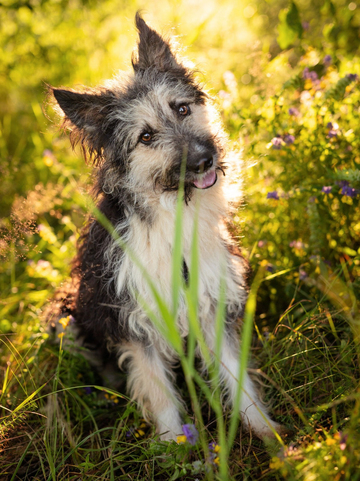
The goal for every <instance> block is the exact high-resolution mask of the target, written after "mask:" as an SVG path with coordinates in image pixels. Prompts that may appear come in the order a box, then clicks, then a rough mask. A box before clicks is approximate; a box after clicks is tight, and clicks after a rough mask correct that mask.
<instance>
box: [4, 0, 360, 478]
mask: <svg viewBox="0 0 360 481" xmlns="http://www.w3.org/2000/svg"><path fill="white" fill-rule="evenodd" d="M138 9H143V15H144V17H145V19H146V20H147V21H149V23H150V25H152V26H153V27H155V28H156V29H157V30H158V31H160V32H163V33H169V34H171V35H175V36H178V42H179V44H180V46H182V47H184V52H183V54H184V55H185V56H186V57H187V58H188V59H189V61H192V62H193V64H194V65H195V66H196V67H197V68H198V69H199V71H201V72H203V73H201V74H200V73H199V81H201V82H202V83H203V84H204V85H205V88H206V89H207V90H208V91H209V92H210V94H211V95H212V96H213V97H214V99H215V102H216V103H217V106H218V108H219V110H220V112H221V115H222V118H223V122H224V124H225V127H226V130H227V132H228V134H229V138H230V143H231V146H232V147H233V148H234V149H235V150H238V151H239V155H241V158H242V159H243V160H242V161H243V165H242V174H241V179H240V178H239V179H238V184H237V185H238V189H239V190H240V189H241V190H242V191H243V201H242V203H241V205H240V206H239V207H238V208H237V209H236V211H235V212H234V213H233V214H232V222H231V231H232V234H233V235H234V237H235V238H236V239H237V240H238V242H239V246H240V247H241V251H242V253H243V255H244V256H245V257H246V258H247V259H248V260H249V262H250V264H251V267H252V271H253V275H252V289H251V291H250V298H249V303H248V306H247V310H246V315H245V319H244V328H243V331H244V332H243V347H244V349H243V352H244V353H245V354H244V356H245V357H244V361H246V360H247V354H248V352H249V351H251V357H252V359H253V360H254V364H252V365H251V367H249V370H250V372H256V373H257V376H258V379H259V380H260V382H261V384H262V385H263V389H264V395H265V399H266V401H269V402H270V403H271V406H272V408H271V410H272V413H273V417H274V418H275V419H276V420H277V421H278V422H280V423H281V424H282V425H284V426H285V427H286V428H287V432H286V434H284V435H282V436H280V437H279V438H278V439H276V440H272V441H268V442H262V441H260V440H259V439H257V438H255V437H253V436H252V435H251V433H250V434H249V433H247V432H246V431H244V430H242V429H241V425H239V423H238V419H236V417H234V416H231V412H230V411H228V410H224V411H223V410H222V408H221V404H220V399H219V392H218V389H217V373H218V371H217V367H218V366H216V363H215V364H214V365H213V364H211V361H209V366H208V368H209V378H210V381H209V383H208V384H206V383H204V382H202V381H201V379H200V378H199V377H198V376H197V374H196V369H195V364H194V359H193V357H194V356H193V353H194V345H195V343H196V342H198V343H200V344H201V342H202V339H201V335H200V334H199V332H198V331H199V329H198V323H197V319H196V286H194V285H190V286H189V290H188V292H187V299H188V303H189V310H190V311H191V312H192V314H191V315H190V314H189V315H190V319H189V321H190V323H191V329H190V331H191V336H190V340H189V343H188V349H187V350H185V349H184V348H183V346H182V345H181V341H179V335H178V333H177V332H176V329H172V328H171V326H172V325H173V323H172V319H173V313H172V312H170V311H169V310H168V309H167V308H166V306H160V310H161V313H162V316H163V319H164V320H165V324H166V326H168V330H167V331H166V333H165V334H166V335H167V336H168V338H169V342H171V343H172V344H173V345H174V346H177V349H178V352H179V357H180V359H181V362H180V364H181V366H180V367H179V372H178V379H179V387H180V389H181V391H182V393H183V396H184V398H185V399H186V401H187V406H188V413H189V417H188V419H186V426H187V427H185V428H184V436H183V437H182V439H179V443H164V442H161V441H159V440H158V439H157V438H156V435H155V432H154V429H153V426H151V425H149V424H147V423H145V422H144V421H143V420H142V419H141V417H140V415H139V412H138V410H137V407H136V405H135V404H134V403H132V402H131V401H130V400H129V399H128V398H127V397H126V395H125V394H124V392H117V391H114V390H112V389H110V388H107V387H105V386H103V385H102V381H101V379H100V378H99V377H98V376H97V374H96V372H94V371H93V370H92V369H91V368H90V366H89V365H88V363H87V361H86V360H85V358H84V357H83V356H82V355H81V353H79V352H78V353H74V352H73V353H71V352H69V351H68V350H66V349H64V348H63V347H64V346H63V339H59V340H58V342H57V343H55V344H54V343H52V342H50V339H49V335H48V332H47V328H46V323H45V318H46V311H47V309H49V306H50V300H51V299H52V298H53V296H54V293H55V292H56V290H57V289H58V288H59V286H61V285H62V283H64V282H65V281H66V279H67V278H68V277H69V274H70V270H71V259H72V258H73V256H74V254H75V250H76V239H77V237H78V236H79V232H80V230H81V227H82V226H83V225H84V222H85V219H86V218H87V216H88V215H90V214H91V212H92V211H93V207H92V204H91V200H90V197H89V191H90V184H91V169H90V168H89V167H88V166H86V164H85V162H84V160H83V158H82V155H81V152H80V150H76V151H75V152H73V151H72V150H71V148H70V144H69V139H68V137H67V136H66V135H64V134H63V133H62V132H60V131H59V129H58V127H57V118H56V115H55V114H54V112H53V110H52V108H51V106H49V105H48V102H47V99H46V85H47V84H50V85H54V86H66V87H73V86H76V85H82V84H83V85H88V86H95V85H96V84H98V83H101V81H103V80H105V79H108V78H110V77H112V76H113V74H114V73H116V72H117V71H118V70H125V71H126V70H129V69H130V56H131V52H132V49H133V47H134V44H135V41H136V32H135V28H134V15H135V12H136V11H137V10H138ZM0 46H1V48H0V179H1V183H0V192H1V196H0V232H1V236H0V258H1V263H0V292H1V299H0V341H1V342H0V359H1V362H0V412H1V420H0V439H1V441H0V442H1V444H0V450H1V456H0V479H1V480H9V481H10V480H11V481H15V480H22V481H23V480H54V481H55V480H56V481H58V480H79V479H84V480H92V479H98V480H134V481H135V480H144V481H145V480H146V481H148V480H153V479H154V480H160V481H161V480H164V481H165V480H166V481H174V480H176V479H183V480H196V479H198V480H201V479H206V480H222V481H228V480H255V479H256V480H266V481H270V480H283V479H285V480H290V481H300V480H304V481H313V480H314V481H315V480H316V481H317V480H320V481H321V480H324V481H325V480H329V479H330V480H335V481H342V480H344V481H345V480H351V481H354V480H357V479H360V429H359V426H360V391H359V374H360V372H359V369H360V365H359V363H360V304H359V302H360V280H359V279H360V209H359V200H360V51H359V46H360V5H357V4H356V3H354V2H349V3H348V2H345V1H343V0H334V1H331V0H326V1H320V0H313V1H312V2H310V1H308V0H298V1H296V2H295V3H294V2H288V1H285V0H281V1H275V0H254V1H252V2H249V1H247V0H244V1H241V2H240V1H239V2H236V1H234V0H207V1H202V0H183V1H180V0H172V1H170V0H158V1H157V2H156V4H155V3H154V4H150V2H146V1H141V0H117V1H115V0H104V1H102V2H95V1H93V0H29V1H22V0H20V1H14V0H6V1H4V2H1V4H0ZM240 153H241V154H240ZM179 205H180V204H179ZM178 222H179V225H180V223H181V208H179V216H178ZM194 259H195V260H196V242H195V243H194ZM178 260H179V259H177V258H176V255H175V257H174V265H175V266H176V265H177V263H178ZM194 266H195V267H194V269H195V270H196V262H194ZM193 274H194V275H193V276H190V278H191V277H193V278H196V272H194V273H193ZM174 279H175V280H176V275H175V277H174ZM177 283H178V285H179V283H180V281H179V279H177ZM177 295H178V294H177V291H176V289H175V290H174V296H175V297H176V296H177ZM221 296H222V293H219V299H220V301H221ZM219 305H220V307H221V302H219ZM50 308H51V307H50ZM218 317H219V333H221V328H222V326H223V319H222V313H221V308H219V316H218ZM66 322H67V321H66V319H64V324H66ZM154 322H157V320H156V319H154ZM65 336H66V330H65ZM240 388H241V373H240V382H239V392H240Z"/></svg>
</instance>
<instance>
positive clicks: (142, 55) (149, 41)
mask: <svg viewBox="0 0 360 481" xmlns="http://www.w3.org/2000/svg"><path fill="white" fill-rule="evenodd" d="M135 24H136V28H137V29H138V31H139V42H138V52H137V55H136V54H135V55H133V58H132V65H133V67H134V70H135V72H138V71H141V70H146V69H148V68H149V67H156V68H157V69H158V70H160V71H162V72H166V71H178V72H179V71H181V72H185V71H186V69H185V67H184V66H183V65H181V64H180V63H178V62H177V60H176V58H175V56H174V54H173V53H172V51H171V48H170V45H169V43H168V42H166V41H165V40H164V39H163V38H162V36H161V35H159V34H158V33H157V32H155V30H152V29H151V28H150V27H149V26H148V25H147V24H146V23H145V21H144V20H143V19H142V17H141V16H140V14H139V12H137V14H136V17H135Z"/></svg>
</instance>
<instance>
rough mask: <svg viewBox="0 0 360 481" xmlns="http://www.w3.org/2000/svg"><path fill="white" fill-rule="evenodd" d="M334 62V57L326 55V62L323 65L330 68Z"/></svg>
mask: <svg viewBox="0 0 360 481" xmlns="http://www.w3.org/2000/svg"><path fill="white" fill-rule="evenodd" d="M331 62H332V57H331V55H325V57H324V60H323V63H324V65H325V67H328V66H329V65H330V64H331Z"/></svg>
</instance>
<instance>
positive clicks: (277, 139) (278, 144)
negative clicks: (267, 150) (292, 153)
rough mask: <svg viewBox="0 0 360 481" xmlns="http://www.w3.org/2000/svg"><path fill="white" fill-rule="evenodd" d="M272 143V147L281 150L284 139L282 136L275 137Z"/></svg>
mask: <svg viewBox="0 0 360 481" xmlns="http://www.w3.org/2000/svg"><path fill="white" fill-rule="evenodd" d="M271 143H272V148H273V149H275V150H280V149H281V146H282V139H281V137H274V138H273V139H272V140H271Z"/></svg>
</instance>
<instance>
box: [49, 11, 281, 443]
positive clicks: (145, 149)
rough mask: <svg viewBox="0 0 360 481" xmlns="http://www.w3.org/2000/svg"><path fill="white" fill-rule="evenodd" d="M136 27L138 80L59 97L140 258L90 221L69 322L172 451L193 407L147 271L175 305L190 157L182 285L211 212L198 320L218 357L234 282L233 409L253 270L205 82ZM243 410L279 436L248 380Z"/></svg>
mask: <svg viewBox="0 0 360 481" xmlns="http://www.w3.org/2000/svg"><path fill="white" fill-rule="evenodd" d="M136 27H137V29H138V32H139V42H138V46H137V51H136V53H134V55H133V58H132V66H133V73H132V74H131V75H129V76H128V77H127V78H121V79H120V78H115V79H114V80H112V81H110V82H107V83H106V85H104V86H102V87H98V88H96V89H84V90H82V91H80V92H77V91H74V90H69V89H58V88H51V92H52V93H53V95H54V96H55V99H56V101H57V103H58V105H59V106H60V109H61V111H62V113H63V116H64V126H65V128H68V129H69V130H70V139H71V141H72V144H73V145H74V144H76V143H77V142H80V144H81V146H82V147H83V149H84V152H85V155H89V156H90V159H91V160H92V161H93V163H94V164H95V165H96V166H97V177H96V185H95V188H94V195H95V198H96V200H97V207H98V209H99V210H100V212H101V213H102V214H103V215H104V216H106V217H107V219H108V220H109V221H110V222H111V223H112V225H113V226H114V229H115V231H116V233H117V235H118V236H120V237H121V239H122V240H123V241H124V242H126V245H127V246H128V247H129V251H128V250H127V249H123V248H120V247H119V243H118V242H117V241H116V240H115V239H114V235H112V234H110V233H109V232H108V230H107V229H105V228H104V227H103V225H102V223H100V221H99V220H98V219H96V218H92V219H90V221H89V222H88V224H87V226H86V228H85V230H84V231H83V233H82V235H81V237H80V244H79V251H78V256H77V257H76V259H75V264H74V269H73V285H74V286H75V288H76V291H75V295H73V296H70V295H69V296H67V298H66V299H64V302H63V307H62V313H63V314H71V315H72V316H73V318H74V319H75V323H74V325H73V328H72V329H73V331H74V332H75V335H76V338H77V343H78V345H80V346H85V347H88V348H90V350H92V356H91V357H92V362H93V363H94V364H96V365H97V367H98V368H99V370H100V371H102V372H103V373H106V369H107V368H106V366H105V365H106V364H109V355H110V354H111V356H112V357H113V360H114V362H116V363H117V366H118V367H120V368H121V367H123V366H126V370H127V388H128V391H129V392H130V394H131V396H132V399H134V400H135V401H136V402H137V403H138V404H139V405H140V406H141V408H142V410H143V414H144V416H145V417H146V418H148V417H151V418H152V419H153V421H154V422H155V424H156V429H157V432H158V433H159V435H160V436H161V439H163V440H172V439H175V438H176V435H178V434H180V433H181V431H182V429H181V423H182V421H181V414H180V413H181V410H182V405H183V402H182V401H181V399H180V396H179V393H178V392H177V390H176V387H175V386H174V374H173V366H174V363H176V361H177V360H178V358H177V355H176V352H175V350H174V349H173V348H172V347H171V346H170V345H169V343H168V342H166V340H165V338H164V336H163V335H162V334H161V333H160V332H159V329H157V327H156V326H155V325H154V323H153V322H152V321H151V320H150V319H149V316H148V315H147V314H146V312H145V310H144V308H143V306H144V303H146V305H147V306H148V307H149V308H151V309H152V310H153V311H154V312H157V304H156V301H155V300H154V296H153V293H152V291H151V288H150V286H149V283H148V282H147V280H146V279H145V278H144V275H143V271H142V270H141V267H140V265H142V266H144V267H145V269H146V271H147V272H148V273H149V275H150V277H151V280H152V281H153V283H154V284H155V286H156V287H157V289H158V291H159V292H160V294H161V297H162V299H163V300H164V301H166V303H167V304H168V305H169V306H170V305H171V301H172V256H173V247H174V225H175V208H176V199H177V193H178V188H179V182H180V173H181V165H182V161H183V159H184V156H186V157H185V162H186V171H185V174H184V175H185V177H184V208H183V226H182V230H183V233H182V235H183V238H182V256H183V262H182V264H183V265H182V276H183V278H184V281H185V282H187V281H188V277H189V270H190V269H189V266H190V257H191V244H192V238H193V229H194V219H195V216H196V211H197V207H196V205H199V208H198V224H197V228H198V251H199V267H198V269H199V271H198V318H199V323H200V325H201V328H202V331H203V335H204V338H205V341H206V343H207V346H208V348H209V350H210V352H212V353H214V350H215V344H216V339H215V314H216V311H217V305H218V299H219V292H220V279H221V278H223V279H225V284H226V321H225V332H224V335H223V340H222V346H221V359H220V376H221V382H222V385H223V386H224V389H225V391H226V393H227V395H228V398H229V400H230V402H232V404H234V400H235V394H236V388H237V380H236V377H237V376H238V372H239V364H238V362H239V361H238V359H239V350H240V343H239V334H238V330H239V329H238V325H239V322H238V321H239V318H240V317H241V315H242V314H243V310H244V305H245V302H246V297H247V286H246V280H245V279H246V272H247V265H246V262H245V261H244V260H243V258H242V257H241V256H240V255H238V254H236V246H235V245H234V244H233V243H232V241H231V240H230V237H229V235H227V234H226V229H225V227H224V226H225V223H224V218H225V216H226V214H227V211H228V204H227V201H226V198H225V192H224V191H225V190H226V189H227V187H226V184H225V180H226V178H225V179H224V176H223V173H224V172H225V170H224V169H225V155H226V154H225V143H226V137H225V135H224V133H223V131H222V127H221V124H220V121H219V118H218V115H217V112H216V109H215V108H214V106H213V105H212V103H211V100H210V99H209V96H208V95H207V94H206V93H205V92H204V91H203V90H202V89H201V87H200V86H199V84H198V83H197V82H196V80H195V76H194V72H193V71H191V70H190V69H188V68H187V67H186V66H185V65H184V63H182V62H181V61H180V60H179V58H178V57H177V56H176V55H175V52H174V51H173V49H172V48H171V47H170V44H169V42H168V41H166V40H165V39H164V38H163V37H162V36H160V35H159V34H158V33H157V32H155V31H154V30H152V29H151V28H150V27H149V26H148V25H147V24H146V23H145V22H144V20H143V19H142V18H141V16H140V15H139V14H137V15H136ZM130 252H132V253H133V254H134V255H135V256H136V258H137V261H134V257H133V256H132V255H130ZM140 299H141V302H140ZM177 328H178V331H179V333H180V334H181V337H182V338H183V339H184V340H185V338H186V336H187V334H188V330H189V326H188V321H187V307H186V302H185V299H184V295H183V291H182V293H181V294H180V300H179V306H178V311H177ZM184 342H185V341H184ZM109 353H110V354H109ZM197 353H198V355H199V356H201V354H202V353H201V352H200V350H198V352H197ZM110 359H111V357H110ZM104 366H105V367H104ZM233 409H235V410H236V411H237V412H239V413H240V415H241V417H242V419H243V423H244V424H245V426H247V427H248V428H250V427H251V429H253V430H254V432H255V433H256V434H257V435H258V436H260V437H264V436H271V435H272V433H273V430H274V429H277V428H278V426H277V424H276V423H274V422H273V421H272V420H271V419H270V418H269V416H268V414H267V410H266V408H265V407H264V405H263V404H262V403H261V401H260V400H259V397H258V395H257V393H256V389H255V387H254V384H253V382H252V380H251V379H250V378H249V377H248V376H246V378H245V381H244V387H243V393H242V396H241V404H240V405H235V406H234V405H233Z"/></svg>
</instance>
